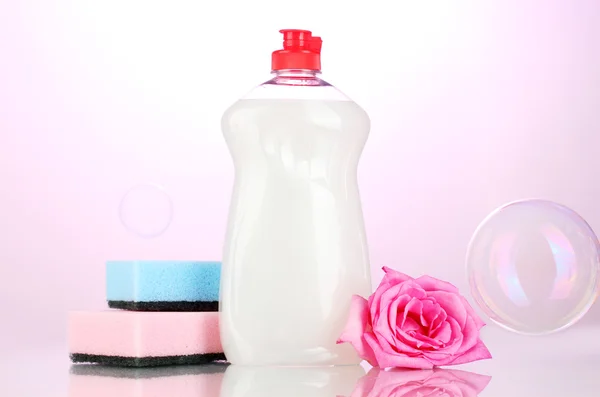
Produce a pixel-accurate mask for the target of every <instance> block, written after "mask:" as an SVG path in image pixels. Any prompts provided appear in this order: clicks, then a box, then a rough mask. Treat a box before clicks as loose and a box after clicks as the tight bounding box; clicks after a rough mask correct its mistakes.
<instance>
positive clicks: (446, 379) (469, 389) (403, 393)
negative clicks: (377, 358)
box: [351, 368, 492, 397]
mask: <svg viewBox="0 0 600 397" xmlns="http://www.w3.org/2000/svg"><path fill="white" fill-rule="evenodd" d="M491 379H492V378H491V377H489V376H485V375H478V374H474V373H471V372H467V371H458V370H450V369H439V368H436V369H432V370H407V369H394V370H390V371H384V370H381V369H379V368H373V369H372V370H371V371H370V372H369V373H368V374H367V375H365V376H364V377H363V378H361V379H360V380H359V381H358V384H357V385H356V388H355V389H354V392H353V393H352V396H351V397H428V396H436V397H475V396H477V395H478V394H479V393H481V391H482V390H483V389H485V387H486V386H487V385H488V383H489V382H490V380H491Z"/></svg>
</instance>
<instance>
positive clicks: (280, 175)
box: [221, 30, 371, 365]
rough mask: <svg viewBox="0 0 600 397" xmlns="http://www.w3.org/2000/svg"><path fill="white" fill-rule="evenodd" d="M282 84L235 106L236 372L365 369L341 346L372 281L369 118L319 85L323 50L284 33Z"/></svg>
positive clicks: (278, 60)
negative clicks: (250, 367)
mask: <svg viewBox="0 0 600 397" xmlns="http://www.w3.org/2000/svg"><path fill="white" fill-rule="evenodd" d="M282 33H283V34H284V39H285V40H284V49H283V50H279V51H275V52H274V53H273V68H272V69H273V73H274V77H273V78H272V79H271V80H269V81H267V82H266V83H264V84H262V85H260V86H259V87H257V88H256V89H254V90H253V91H252V92H251V93H250V94H249V95H247V96H246V97H245V98H244V99H241V100H239V101H238V102H236V103H235V104H234V105H233V106H231V107H230V108H229V109H228V110H227V111H226V113H225V114H224V116H223V120H222V128H223V133H224V135H225V139H226V141H227V144H228V145H229V149H230V152H231V155H232V157H233V161H234V164H235V173H236V178H235V186H234V192H233V198H232V203H231V208H230V213H229V223H228V231H227V238H226V244H225V250H224V259H223V270H222V285H221V310H222V317H221V318H222V321H221V330H222V332H221V335H222V341H223V346H224V349H225V353H226V355H227V357H228V359H229V360H230V361H231V362H232V363H233V364H271V365H286V364H290V365H320V364H356V363H358V362H359V361H360V360H359V358H358V357H357V356H356V354H355V353H354V351H353V350H352V348H351V347H349V346H348V345H336V340H337V338H338V337H339V336H340V334H341V332H342V329H343V327H344V325H345V322H346V319H347V315H348V311H349V306H350V300H351V297H352V295H353V294H359V295H362V296H369V294H370V292H371V281H370V271H369V265H368V254H367V245H366V238H365V231H364V224H363V216H362V210H361V204H360V198H359V194H358V187H357V175H356V171H357V165H358V161H359V157H360V154H361V152H362V149H363V146H364V144H365V142H366V139H367V136H368V133H369V128H370V121H369V117H368V116H367V114H366V113H365V112H364V111H363V110H362V109H361V108H360V107H359V106H358V105H357V104H356V103H354V102H352V101H351V100H350V99H348V98H347V97H346V96H345V95H344V94H342V93H341V92H340V91H338V90H337V89H336V88H334V87H333V86H331V85H330V84H328V83H326V82H325V81H323V80H321V79H320V78H319V77H318V76H317V75H318V73H320V50H321V39H320V38H318V37H314V36H312V35H311V33H310V32H309V31H302V30H283V31H282Z"/></svg>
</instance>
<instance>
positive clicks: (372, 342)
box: [365, 334, 433, 369]
mask: <svg viewBox="0 0 600 397" xmlns="http://www.w3.org/2000/svg"><path fill="white" fill-rule="evenodd" d="M365 339H366V341H367V343H368V344H369V346H370V347H371V349H372V350H373V353H374V354H375V359H376V362H377V364H378V366H379V367H381V368H391V367H401V368H415V369H431V368H433V364H431V363H430V362H429V361H427V360H426V359H424V358H422V357H409V356H407V355H406V354H401V353H400V354H390V353H388V352H386V351H384V350H383V349H382V348H381V347H380V345H379V341H378V340H377V339H376V338H375V337H374V336H373V335H371V334H367V335H365Z"/></svg>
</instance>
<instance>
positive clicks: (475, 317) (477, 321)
mask: <svg viewBox="0 0 600 397" xmlns="http://www.w3.org/2000/svg"><path fill="white" fill-rule="evenodd" d="M460 298H461V300H462V302H463V305H464V307H465V309H466V310H467V313H468V316H469V317H471V318H472V319H473V321H475V325H476V326H477V329H481V328H483V327H484V326H485V322H484V321H483V320H482V319H481V317H479V316H478V315H477V313H476V312H475V310H474V309H473V306H471V304H470V303H469V301H467V300H466V299H465V297H463V296H461V297H460Z"/></svg>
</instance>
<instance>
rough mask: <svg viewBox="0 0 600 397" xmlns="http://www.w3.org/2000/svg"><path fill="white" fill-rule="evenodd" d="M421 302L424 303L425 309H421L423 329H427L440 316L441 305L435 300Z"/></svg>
mask: <svg viewBox="0 0 600 397" xmlns="http://www.w3.org/2000/svg"><path fill="white" fill-rule="evenodd" d="M421 302H422V303H423V308H422V309H421V324H422V325H423V327H425V328H427V327H429V326H430V325H431V322H432V321H433V320H434V319H435V317H436V316H437V315H438V313H439V311H440V305H439V304H437V303H435V301H433V300H429V298H428V299H424V300H422V301H421Z"/></svg>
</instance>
